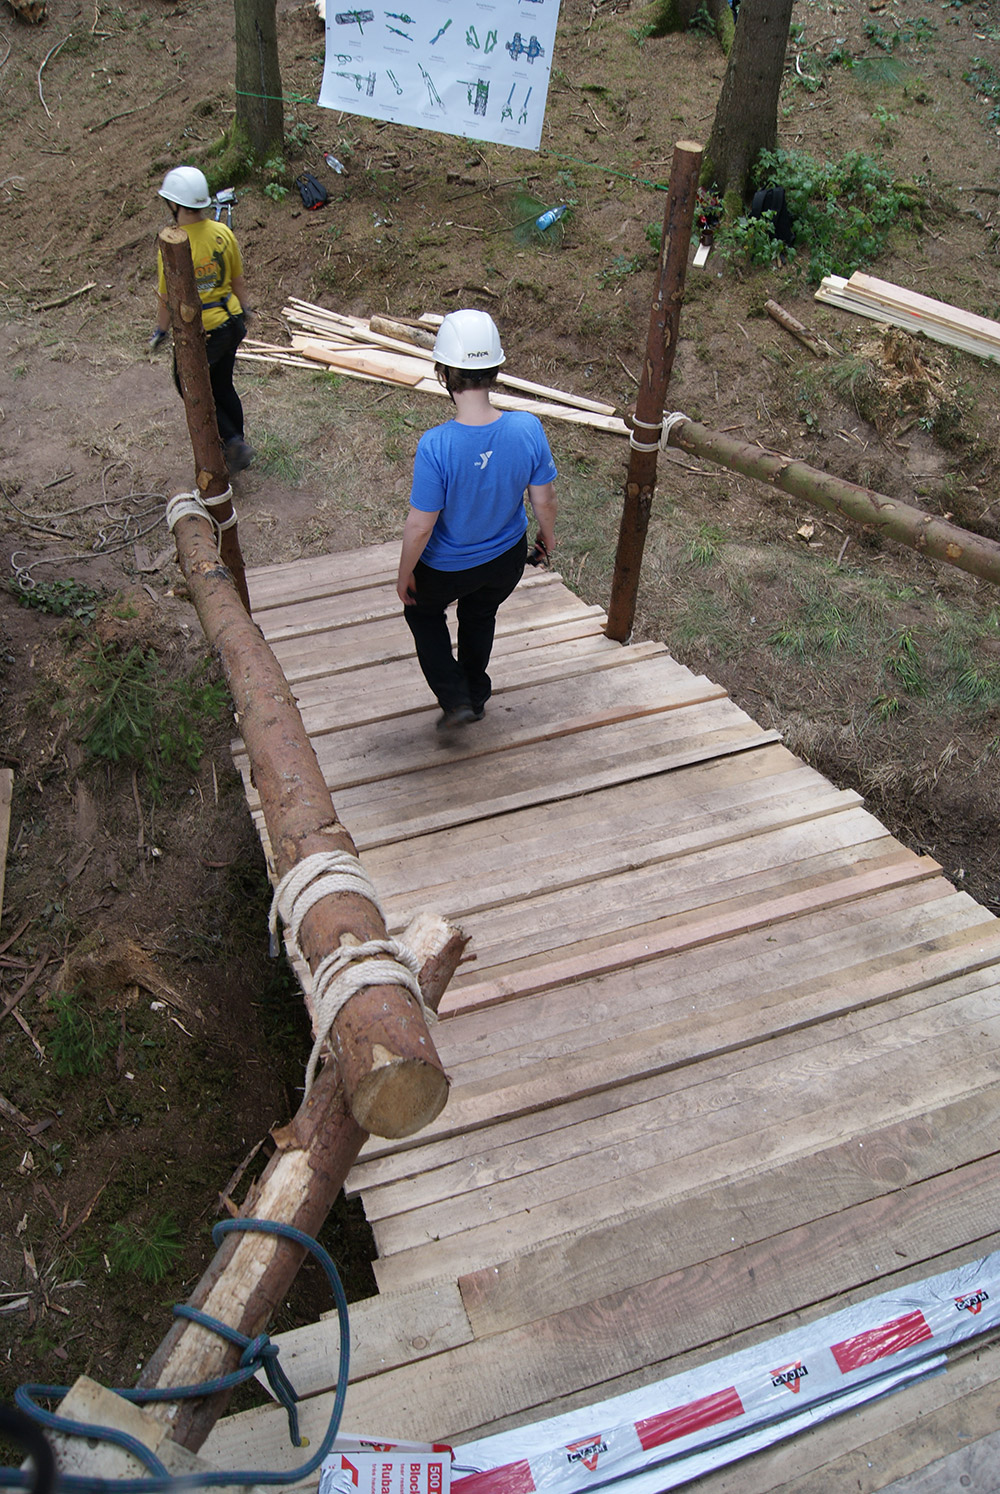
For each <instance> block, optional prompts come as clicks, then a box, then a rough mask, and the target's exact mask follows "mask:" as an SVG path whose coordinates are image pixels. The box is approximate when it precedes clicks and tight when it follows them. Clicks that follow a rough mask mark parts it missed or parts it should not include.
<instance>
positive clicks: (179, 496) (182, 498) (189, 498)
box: [166, 488, 236, 536]
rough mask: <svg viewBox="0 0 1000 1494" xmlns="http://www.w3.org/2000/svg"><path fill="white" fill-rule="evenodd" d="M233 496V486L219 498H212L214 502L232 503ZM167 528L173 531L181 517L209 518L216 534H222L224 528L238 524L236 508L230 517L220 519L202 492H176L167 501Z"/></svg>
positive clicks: (230, 527)
mask: <svg viewBox="0 0 1000 1494" xmlns="http://www.w3.org/2000/svg"><path fill="white" fill-rule="evenodd" d="M232 498H233V490H232V488H227V489H226V491H225V492H224V493H220V494H219V496H218V497H217V498H213V499H212V503H213V504H221V503H227V502H229V503H231V502H232ZM166 517H167V528H168V529H169V530H170V531H171V533H172V532H173V528H174V525H175V524H176V523H177V522H178V520H179V519H188V518H197V519H207V520H208V522H209V523H210V524H211V526H212V528H213V529H214V530H215V533H216V536H219V535H221V534H222V532H223V530H226V529H232V528H234V527H235V524H236V509H235V508H234V509H233V511H232V513H231V514H230V515H229V518H228V519H222V520H219V519H217V518H216V517H215V515H214V514H213V513H212V512H211V510H210V509H209V508H208V507H207V506H206V503H205V500H204V498H203V497H202V496H201V494H200V493H175V494H174V496H173V498H171V499H170V500H169V501H168V503H167V515H166Z"/></svg>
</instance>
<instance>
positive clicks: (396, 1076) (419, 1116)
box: [351, 1058, 448, 1141]
mask: <svg viewBox="0 0 1000 1494" xmlns="http://www.w3.org/2000/svg"><path fill="white" fill-rule="evenodd" d="M447 1098H448V1079H447V1076H446V1075H445V1074H443V1073H442V1072H441V1070H440V1069H439V1068H435V1066H434V1065H433V1064H430V1063H425V1062H424V1061H423V1059H419V1058H394V1059H392V1060H391V1061H389V1062H388V1063H385V1064H383V1065H381V1066H380V1067H379V1068H377V1069H374V1070H373V1071H372V1072H371V1073H369V1074H366V1075H365V1077H364V1078H363V1079H362V1081H361V1083H360V1084H359V1085H358V1087H357V1089H356V1091H355V1092H354V1094H353V1095H352V1096H351V1113H352V1114H353V1116H354V1119H355V1120H356V1121H357V1123H358V1125H359V1126H362V1127H363V1128H364V1129H365V1130H366V1131H368V1132H370V1134H371V1135H372V1136H382V1137H385V1138H386V1139H387V1140H390V1141H396V1140H400V1139H402V1138H403V1137H404V1136H413V1135H414V1134H415V1133H416V1132H417V1131H421V1130H423V1128H424V1126H429V1125H430V1123H431V1121H433V1120H436V1119H437V1117H438V1116H439V1115H440V1114H441V1111H442V1110H443V1109H444V1106H445V1101H446V1100H447Z"/></svg>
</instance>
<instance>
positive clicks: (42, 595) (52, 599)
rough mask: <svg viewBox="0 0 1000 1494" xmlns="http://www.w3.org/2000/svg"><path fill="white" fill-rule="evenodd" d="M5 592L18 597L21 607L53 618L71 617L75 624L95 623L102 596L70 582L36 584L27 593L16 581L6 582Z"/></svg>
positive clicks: (91, 588) (42, 582)
mask: <svg viewBox="0 0 1000 1494" xmlns="http://www.w3.org/2000/svg"><path fill="white" fill-rule="evenodd" d="M7 590H8V591H9V592H11V593H12V594H13V595H14V596H15V597H17V600H18V601H19V602H20V604H21V606H22V607H36V608H37V609H38V611H39V612H50V613H51V614H52V615H53V617H72V618H75V619H76V620H77V622H93V621H94V618H95V617H96V616H97V603H98V601H99V600H100V595H101V594H100V592H99V591H95V590H94V588H93V587H92V586H84V585H83V584H82V583H81V582H79V581H73V580H72V579H70V580H66V581H36V582H35V584H34V586H33V587H32V588H31V590H30V591H24V590H22V588H21V587H20V586H18V584H17V582H16V581H8V582H7Z"/></svg>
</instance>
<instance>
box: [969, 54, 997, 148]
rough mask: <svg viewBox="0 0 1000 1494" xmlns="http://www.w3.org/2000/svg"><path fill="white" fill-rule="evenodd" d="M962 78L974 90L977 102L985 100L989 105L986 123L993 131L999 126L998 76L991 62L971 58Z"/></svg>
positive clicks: (980, 58)
mask: <svg viewBox="0 0 1000 1494" xmlns="http://www.w3.org/2000/svg"><path fill="white" fill-rule="evenodd" d="M962 77H963V79H964V81H965V82H966V83H968V84H970V85H971V86H972V87H973V88H974V89H975V91H976V98H977V100H978V99H980V98H982V99H985V100H986V101H987V102H988V103H989V104H990V105H991V107H990V109H989V110H988V112H987V115H986V123H987V125H988V127H989V128H990V129H991V130H995V129H996V128H997V126H998V125H1000V74H998V73H997V70H996V68H995V67H994V66H993V64H992V63H991V62H986V61H984V59H983V58H982V57H973V59H972V66H971V67H970V69H969V71H968V72H967V73H963V74H962Z"/></svg>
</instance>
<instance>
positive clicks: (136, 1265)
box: [107, 1214, 182, 1286]
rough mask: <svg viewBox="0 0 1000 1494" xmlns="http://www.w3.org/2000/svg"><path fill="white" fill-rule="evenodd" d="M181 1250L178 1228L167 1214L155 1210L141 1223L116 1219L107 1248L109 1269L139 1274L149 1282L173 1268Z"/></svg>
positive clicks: (159, 1277)
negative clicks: (151, 1216)
mask: <svg viewBox="0 0 1000 1494" xmlns="http://www.w3.org/2000/svg"><path fill="white" fill-rule="evenodd" d="M181 1251H182V1244H181V1234H180V1230H179V1228H178V1226H177V1221H176V1220H175V1219H174V1217H173V1216H172V1215H171V1214H158V1215H156V1216H155V1217H154V1218H152V1219H150V1220H149V1221H148V1223H143V1224H129V1223H128V1222H127V1221H126V1220H124V1219H119V1220H117V1221H116V1223H114V1224H113V1225H112V1226H111V1235H110V1238H109V1240H108V1249H107V1257H108V1262H109V1264H110V1266H111V1270H112V1271H113V1272H115V1273H119V1272H121V1273H124V1274H126V1275H129V1276H138V1277H141V1279H142V1280H143V1281H145V1282H148V1283H149V1284H150V1285H151V1286H155V1285H156V1283H157V1282H160V1281H162V1280H163V1278H164V1277H165V1276H166V1275H167V1274H168V1272H170V1271H171V1270H172V1269H173V1267H174V1266H175V1265H176V1264H177V1262H178V1261H179V1260H180V1257H181Z"/></svg>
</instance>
